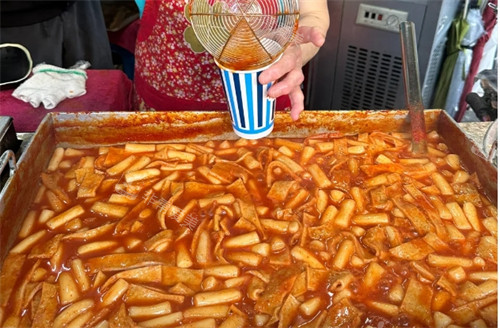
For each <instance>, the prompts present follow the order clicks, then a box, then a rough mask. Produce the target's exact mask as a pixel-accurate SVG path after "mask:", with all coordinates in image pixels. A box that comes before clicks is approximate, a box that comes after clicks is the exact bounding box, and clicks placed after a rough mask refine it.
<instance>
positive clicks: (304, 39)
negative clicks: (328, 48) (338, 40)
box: [297, 26, 325, 47]
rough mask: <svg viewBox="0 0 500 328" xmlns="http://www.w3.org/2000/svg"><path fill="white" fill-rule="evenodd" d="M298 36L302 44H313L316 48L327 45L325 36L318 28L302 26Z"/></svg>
mask: <svg viewBox="0 0 500 328" xmlns="http://www.w3.org/2000/svg"><path fill="white" fill-rule="evenodd" d="M297 34H298V36H297V39H298V41H299V43H301V44H304V43H309V42H311V43H312V44H314V45H315V46H316V47H321V46H322V45H323V44H324V43H325V36H324V35H323V33H322V32H321V30H320V29H319V28H317V27H311V26H301V27H299V29H298V31H297Z"/></svg>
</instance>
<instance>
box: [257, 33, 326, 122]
mask: <svg viewBox="0 0 500 328" xmlns="http://www.w3.org/2000/svg"><path fill="white" fill-rule="evenodd" d="M297 33H298V35H297V38H296V41H295V42H294V43H293V44H292V45H290V46H289V47H288V48H287V49H286V50H285V51H284V52H283V56H282V57H281V59H280V60H279V61H277V62H276V63H275V64H273V65H272V66H271V67H269V68H268V69H266V70H265V71H263V72H262V74H261V75H260V76H259V82H260V83H262V84H267V83H270V82H272V81H276V83H275V84H274V85H273V86H272V87H271V88H270V89H269V91H268V93H267V95H268V97H270V98H278V97H280V96H283V95H288V96H289V97H290V103H291V105H292V108H291V112H290V116H291V117H292V119H293V120H294V121H296V120H298V118H299V115H300V113H301V112H302V111H303V110H304V94H303V93H302V90H301V88H300V85H301V84H302V82H303V81H304V74H303V73H302V65H303V61H304V58H303V50H302V48H301V45H304V44H307V43H312V44H313V45H314V46H316V47H321V46H322V45H323V43H324V42H325V36H324V35H323V33H322V32H321V30H320V29H319V28H317V27H310V26H301V27H299V29H298V31H297Z"/></svg>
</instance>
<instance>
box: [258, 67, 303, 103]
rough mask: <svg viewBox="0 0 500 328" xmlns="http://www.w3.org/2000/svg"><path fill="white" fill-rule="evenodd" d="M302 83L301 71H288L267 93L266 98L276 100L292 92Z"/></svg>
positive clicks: (298, 69) (296, 69) (297, 69)
mask: <svg viewBox="0 0 500 328" xmlns="http://www.w3.org/2000/svg"><path fill="white" fill-rule="evenodd" d="M303 81H304V74H303V73H302V69H300V68H295V69H293V70H292V71H290V72H289V73H288V74H287V75H286V76H285V77H284V78H283V79H282V80H281V81H279V82H277V83H276V84H274V85H273V86H272V87H271V88H270V89H269V90H268V92H267V95H268V97H271V98H278V97H280V96H283V95H287V94H289V93H290V92H292V91H293V90H294V89H295V88H296V87H299V88H300V85H301V84H302V82H303Z"/></svg>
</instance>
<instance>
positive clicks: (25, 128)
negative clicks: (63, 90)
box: [0, 69, 132, 132]
mask: <svg viewBox="0 0 500 328" xmlns="http://www.w3.org/2000/svg"><path fill="white" fill-rule="evenodd" d="M87 76H88V79H87V84H86V88H87V93H86V94H85V95H83V96H81V97H77V98H72V99H65V100H63V101H62V102H60V103H59V104H58V105H57V107H56V108H54V109H52V110H46V109H45V108H44V107H43V106H42V105H40V107H38V108H33V107H32V106H31V105H30V104H28V103H25V102H23V101H21V100H18V99H16V98H14V97H12V92H13V91H14V89H9V90H2V91H0V115H3V116H11V117H13V118H14V128H15V129H16V132H33V131H35V130H36V128H37V127H38V125H39V124H40V122H41V121H42V119H43V118H44V117H45V115H46V114H47V113H50V112H106V111H112V112H114V111H130V110H132V81H130V80H129V79H128V78H127V76H126V75H125V74H124V73H123V72H122V71H120V70H92V69H89V70H87Z"/></svg>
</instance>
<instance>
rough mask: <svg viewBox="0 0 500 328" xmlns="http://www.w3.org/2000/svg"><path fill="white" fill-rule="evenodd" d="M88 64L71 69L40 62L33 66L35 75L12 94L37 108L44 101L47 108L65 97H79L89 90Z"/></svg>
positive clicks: (51, 107) (55, 104)
mask: <svg viewBox="0 0 500 328" xmlns="http://www.w3.org/2000/svg"><path fill="white" fill-rule="evenodd" d="M79 64H80V63H79ZM88 66H90V64H89V63H88V62H84V63H81V64H80V65H79V66H78V67H76V68H71V69H64V68H61V67H57V66H53V65H47V64H39V65H37V66H35V68H33V75H32V76H31V77H30V78H29V79H27V80H26V81H25V82H23V83H22V84H21V85H20V86H19V87H17V89H16V90H14V92H13V93H12V96H14V97H15V98H17V99H19V100H22V101H24V102H29V103H30V104H31V105H32V106H33V107H35V108H36V107H38V106H40V103H43V106H44V107H45V109H53V108H54V107H56V106H57V104H59V103H60V102H61V101H63V100H64V99H66V98H74V97H79V96H82V95H84V94H85V93H86V92H87V91H86V90H85V81H86V80H87V73H86V72H85V68H87V67H88Z"/></svg>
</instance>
